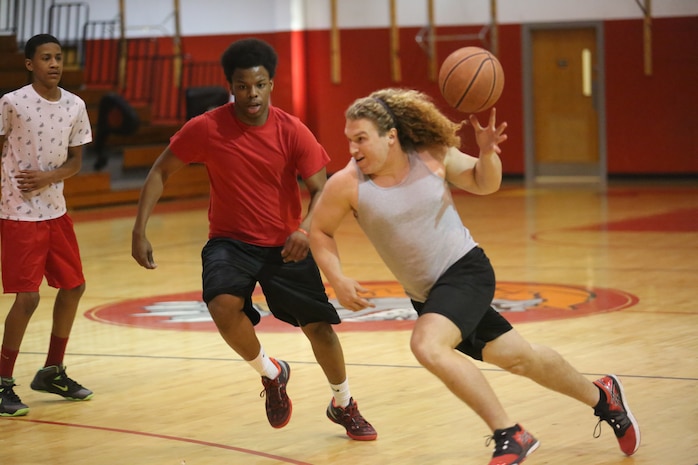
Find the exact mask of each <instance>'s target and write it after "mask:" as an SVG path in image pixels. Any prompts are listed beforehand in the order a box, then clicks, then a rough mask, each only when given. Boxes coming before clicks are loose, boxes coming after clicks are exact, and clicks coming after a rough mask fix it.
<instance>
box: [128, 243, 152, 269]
mask: <svg viewBox="0 0 698 465" xmlns="http://www.w3.org/2000/svg"><path fill="white" fill-rule="evenodd" d="M131 256H132V257H133V258H134V259H135V260H136V261H137V262H138V264H139V265H140V266H142V267H143V268H147V269H149V270H154V269H155V268H157V267H158V265H157V263H155V260H153V247H152V246H151V245H150V241H149V240H148V239H147V238H146V237H145V236H136V235H134V236H133V237H132V238H131Z"/></svg>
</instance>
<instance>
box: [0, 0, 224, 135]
mask: <svg viewBox="0 0 698 465" xmlns="http://www.w3.org/2000/svg"><path fill="white" fill-rule="evenodd" d="M89 13H90V12H89V6H88V5H87V4H85V3H82V2H66V3H60V2H56V1H55V0H0V33H7V34H14V35H15V36H16V38H17V43H18V46H19V47H20V48H21V49H23V48H24V43H26V41H27V40H28V39H29V38H30V37H32V36H33V35H35V34H39V33H43V32H48V33H49V34H53V35H55V36H56V37H57V38H58V39H59V40H60V41H61V44H62V45H63V46H64V47H65V48H66V49H67V50H69V51H70V52H71V55H74V58H73V57H72V56H71V57H70V58H71V59H70V63H69V64H76V65H79V66H80V67H81V68H82V70H83V76H84V86H85V87H87V88H90V87H98V88H105V89H110V90H114V91H116V92H119V93H121V94H122V95H123V96H124V98H126V99H127V100H128V101H129V102H131V103H133V104H138V105H150V106H151V110H152V111H151V115H152V119H153V121H164V120H167V121H172V120H178V121H181V120H183V119H184V115H185V111H186V108H185V106H186V101H185V92H186V89H188V88H190V87H197V86H212V85H223V86H225V85H226V84H225V80H224V78H223V73H222V71H221V69H220V64H219V63H218V62H196V61H195V60H194V59H193V58H192V57H191V56H189V55H184V56H181V57H179V56H177V55H174V54H167V53H162V52H161V51H160V45H159V44H160V43H161V42H162V41H166V40H167V39H168V38H167V37H147V38H132V39H124V40H126V47H125V53H126V55H127V57H126V80H125V81H126V82H125V83H124V86H123V88H119V58H120V54H121V53H122V49H121V47H120V44H121V36H120V23H119V20H118V19H114V20H106V21H92V20H90V19H89ZM73 51H74V53H73ZM176 65H178V66H180V68H179V71H180V72H179V73H175V66H176ZM176 74H178V75H179V76H176Z"/></svg>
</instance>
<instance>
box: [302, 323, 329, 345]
mask: <svg viewBox="0 0 698 465" xmlns="http://www.w3.org/2000/svg"><path fill="white" fill-rule="evenodd" d="M301 329H302V330H303V333H304V334H305V336H306V337H307V338H308V340H310V341H311V342H318V343H321V344H325V345H326V344H332V343H334V342H335V341H336V340H337V334H336V333H335V332H334V328H332V325H331V324H329V323H327V322H324V321H321V322H317V323H309V324H307V325H305V326H303V327H302V328H301Z"/></svg>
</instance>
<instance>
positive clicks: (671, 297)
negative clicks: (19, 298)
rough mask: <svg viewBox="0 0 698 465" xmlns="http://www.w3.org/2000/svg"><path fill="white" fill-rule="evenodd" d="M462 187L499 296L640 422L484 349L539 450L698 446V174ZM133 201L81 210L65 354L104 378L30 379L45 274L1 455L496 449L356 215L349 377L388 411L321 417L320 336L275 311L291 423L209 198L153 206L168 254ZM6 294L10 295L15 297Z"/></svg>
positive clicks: (374, 408)
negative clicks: (222, 287) (417, 349)
mask: <svg viewBox="0 0 698 465" xmlns="http://www.w3.org/2000/svg"><path fill="white" fill-rule="evenodd" d="M455 199H456V202H457V204H458V206H459V211H460V212H461V214H462V217H463V219H464V221H465V223H466V225H468V226H469V228H470V229H471V232H472V234H473V235H474V237H475V238H476V239H477V240H478V241H479V242H480V244H481V245H482V247H483V248H484V249H485V251H486V252H487V254H488V255H489V257H490V259H491V260H492V262H493V264H494V267H495V269H496V271H497V277H498V280H499V281H500V284H501V285H500V287H499V288H498V294H497V295H496V297H495V298H496V304H497V306H498V308H499V309H500V310H501V311H503V312H505V315H507V317H508V318H510V319H511V320H512V321H513V322H514V323H515V325H516V327H517V329H518V330H519V331H520V332H521V333H522V334H523V335H524V336H525V337H526V338H528V339H529V340H530V341H532V342H537V343H541V344H546V345H549V346H552V347H554V348H556V349H557V350H558V351H559V352H560V353H561V354H562V355H563V356H564V357H566V358H567V359H568V360H569V361H570V362H571V363H572V364H573V365H574V366H575V367H577V369H578V370H579V371H581V372H582V373H584V374H585V375H586V376H588V378H589V379H595V378H597V377H599V376H601V375H603V374H605V373H615V374H617V375H618V376H619V377H620V379H621V380H622V381H623V383H624V385H625V389H626V394H627V395H628V400H629V402H630V406H631V407H632V409H633V412H634V413H635V416H636V417H637V419H638V421H639V422H640V425H641V428H642V446H641V447H640V450H639V451H638V452H637V453H636V454H635V456H633V457H632V458H627V457H625V456H624V455H623V454H622V453H621V452H620V451H619V449H618V447H617V444H616V440H615V438H614V436H613V433H612V431H611V430H610V428H609V427H607V426H606V425H604V426H603V429H602V434H601V437H600V438H594V437H593V431H594V427H595V426H596V419H595V417H594V416H593V415H592V412H591V410H590V409H589V408H588V407H586V406H584V405H581V404H578V403H576V402H575V401H573V400H571V399H568V398H565V397H562V396H560V395H558V394H555V393H552V392H548V391H546V390H545V389H543V388H541V387H539V386H537V385H535V384H533V383H532V382H530V381H528V380H526V379H522V378H517V377H516V376H514V375H511V374H508V373H505V372H502V371H501V370H499V369H496V368H494V367H491V366H488V365H485V364H482V365H481V366H482V369H483V370H484V371H485V374H486V377H487V378H488V380H489V381H490V382H491V383H492V385H493V387H494V388H495V390H496V392H497V393H498V394H499V395H500V397H501V399H502V402H503V404H504V405H505V407H506V408H507V409H508V410H509V412H510V414H511V416H512V417H513V418H515V419H516V420H517V421H519V422H521V423H522V424H523V425H524V426H525V427H526V428H527V429H529V430H530V431H531V432H533V433H534V434H535V435H536V436H537V437H538V439H540V441H541V447H540V448H539V449H538V451H537V452H535V453H534V454H533V455H532V456H531V457H530V458H529V459H528V460H527V461H526V464H527V465H529V464H530V465H536V464H538V465H541V464H551V465H552V464H555V465H557V464H561V463H564V464H565V465H629V464H633V465H665V464H667V465H668V464H671V465H694V464H697V463H698V355H697V354H698V329H697V328H698V308H697V306H696V300H697V299H696V296H697V292H696V288H697V287H698V184H697V183H695V182H640V181H637V182H632V183H631V182H626V183H619V182H615V183H614V182H611V184H610V187H609V190H608V191H607V192H599V191H598V190H597V189H596V188H594V187H593V186H547V187H538V188H535V189H525V188H524V187H523V186H522V185H520V184H518V183H516V182H510V183H507V184H506V185H505V186H504V188H503V189H502V190H501V191H500V192H498V193H496V194H494V195H491V196H487V197H474V196H469V195H464V194H460V193H459V194H455ZM134 213H135V208H134V207H133V206H122V207H112V208H104V209H97V210H76V211H73V212H72V216H73V218H74V220H75V224H76V231H77V234H78V238H79V241H80V244H81V251H82V257H83V261H84V267H85V274H86V278H87V291H86V293H85V296H84V298H83V300H82V302H81V305H80V309H79V315H78V318H77V320H76V323H75V327H74V331H73V336H72V338H71V341H70V344H69V346H68V355H67V357H66V365H67V367H68V374H69V375H70V376H71V377H73V378H75V379H76V380H77V381H79V382H80V383H82V384H84V385H85V386H87V387H89V388H90V389H92V390H94V391H95V396H94V398H93V399H92V400H91V401H89V402H68V401H64V400H62V399H60V398H58V397H56V396H51V395H48V394H41V393H36V392H33V391H31V390H30V389H29V383H30V382H31V379H32V376H33V374H34V372H35V371H36V369H38V368H39V367H40V366H41V365H42V364H43V361H44V357H45V351H46V348H47V345H48V335H49V331H50V316H51V305H52V302H53V296H54V295H55V292H54V291H53V290H52V289H50V288H48V287H45V288H43V289H42V301H41V304H40V306H39V309H38V310H37V312H36V314H35V316H34V318H33V320H32V322H31V324H30V326H29V329H28V332H27V335H26V337H25V340H24V343H23V346H22V351H21V353H20V356H19V359H18V361H17V366H16V370H15V376H16V378H17V384H18V387H17V388H16V392H17V393H18V394H19V395H20V396H21V397H22V400H23V401H24V402H25V403H26V404H28V405H29V406H30V409H31V410H30V413H29V415H27V416H26V417H21V418H0V463H1V464H2V465H25V464H26V465H36V464H52V465H116V464H119V465H123V464H128V465H183V464H185V465H195V464H201V465H218V464H244V465H248V464H249V465H252V464H254V465H271V464H314V465H325V464H337V465H349V464H356V463H362V464H369V465H385V464H400V465H431V464H438V465H441V464H445V465H450V464H486V463H488V461H489V458H490V455H491V449H490V448H487V447H485V441H486V436H487V435H488V434H489V433H488V431H487V428H486V427H485V425H484V423H483V422H482V421H481V420H479V419H478V418H477V417H476V416H475V415H474V414H473V413H472V412H471V411H470V410H469V409H468V408H467V407H465V406H464V405H462V404H461V403H460V402H459V401H457V400H456V398H455V397H454V396H453V395H451V394H450V393H449V392H448V391H447V390H446V389H445V388H444V387H442V385H441V384H440V383H439V382H438V381H437V380H436V379H435V378H434V377H432V376H431V375H430V374H428V373H427V372H426V370H424V369H423V368H421V367H420V366H419V365H418V364H417V363H416V361H415V359H414V357H413V356H412V354H411V353H410V351H409V347H408V341H409V334H410V326H411V320H410V317H411V312H410V311H409V310H408V306H407V305H406V300H405V299H404V296H403V295H401V294H400V290H399V287H397V286H395V284H394V282H393V278H392V276H391V275H390V273H389V272H388V271H387V270H386V268H385V267H384V266H383V265H382V263H381V262H380V260H379V259H378V257H377V255H376V254H375V252H374V251H373V249H372V248H371V247H370V245H369V244H368V243H367V241H366V239H365V237H364V236H363V234H362V233H361V231H360V230H359V229H358V226H357V225H356V223H355V221H354V220H353V218H348V219H347V220H346V224H345V225H343V227H342V229H341V231H340V234H339V236H338V241H339V244H340V253H341V256H342V258H343V260H344V268H345V271H346V272H347V273H348V274H350V275H352V276H354V277H356V278H358V279H359V280H360V281H363V282H366V283H367V285H370V286H372V287H373V288H374V289H375V293H376V301H377V302H379V303H380V305H379V308H380V310H381V312H376V313H375V314H373V315H361V317H362V318H358V319H354V320H353V321H350V320H351V317H352V316H355V315H348V314H344V312H343V315H344V316H345V317H346V319H347V321H345V322H344V323H342V325H340V326H339V327H338V328H337V329H338V331H339V335H340V338H341V340H342V343H343V346H344V351H345V356H346V361H347V365H348V372H349V380H350V383H351V388H352V393H353V395H354V397H355V398H356V399H357V401H358V402H359V406H360V408H361V411H362V413H363V414H364V415H365V416H366V417H367V419H368V420H369V421H371V422H372V424H373V425H374V426H375V427H376V429H377V430H378V435H379V436H378V440H377V441H375V442H366V443H360V442H354V441H351V440H349V439H348V438H347V437H346V436H345V434H344V430H343V429H342V428H341V427H339V426H337V425H334V424H333V423H331V422H330V421H329V420H327V418H326V417H325V408H326V406H327V403H328V402H329V400H330V397H331V394H330V391H329V387H328V386H327V384H326V381H325V379H324V377H323V375H322V372H321V370H320V369H319V367H318V366H317V364H316V363H315V362H314V358H313V354H312V351H311V349H310V346H309V344H308V342H307V340H306V339H305V338H304V336H303V335H302V334H301V333H300V331H297V330H292V329H289V328H288V327H284V326H282V325H278V324H274V323H273V322H272V321H270V320H271V318H269V319H266V318H265V319H263V323H262V324H261V325H260V327H259V336H260V339H261V340H262V343H263V344H264V346H265V348H266V350H267V352H268V353H269V354H270V355H272V356H274V357H278V358H282V359H284V360H286V361H288V362H289V363H290V365H291V369H292V376H291V380H290V383H289V385H288V392H289V394H290V396H291V398H292V399H293V406H294V407H293V408H294V410H293V418H292V420H291V422H290V423H289V424H288V426H286V427H285V428H283V429H280V430H275V429H272V428H271V427H270V426H269V425H268V423H267V421H266V418H265V414H264V399H263V398H260V396H259V393H260V391H261V388H262V386H261V383H260V380H259V378H258V376H257V375H256V373H255V372H254V371H253V370H252V369H251V368H250V367H249V366H248V365H247V364H246V363H244V362H243V361H241V360H240V358H239V357H238V356H237V355H236V354H235V353H234V352H232V350H230V349H229V348H228V347H227V346H226V345H225V343H224V342H223V340H222V339H221V338H220V337H219V336H218V334H217V333H216V332H215V330H213V326H212V324H211V323H210V322H209V321H207V320H206V312H205V309H204V310H203V311H202V309H201V305H200V302H199V301H198V292H199V289H200V262H199V253H200V249H201V247H202V245H203V244H204V242H205V240H206V235H207V221H206V201H205V199H195V200H188V201H177V202H169V203H162V204H160V205H159V206H158V208H157V210H156V213H155V214H154V216H153V217H152V219H151V221H150V225H149V229H148V232H149V238H150V240H151V242H152V243H153V246H154V249H155V259H156V261H157V262H158V264H159V267H158V269H156V270H145V269H142V268H140V267H138V266H137V265H136V263H135V262H134V261H133V260H132V259H131V257H130V237H131V227H132V223H133V217H134ZM329 291H330V293H331V289H330V290H329ZM12 298H13V297H12V296H3V297H1V298H0V307H1V308H2V309H3V312H6V311H7V309H9V306H10V305H11V302H12ZM257 301H258V303H259V304H260V307H262V308H263V299H260V298H259V296H257ZM158 312H160V313H158ZM3 315H4V314H3ZM3 319H4V316H3Z"/></svg>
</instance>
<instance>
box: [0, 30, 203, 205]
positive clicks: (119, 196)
mask: <svg viewBox="0 0 698 465" xmlns="http://www.w3.org/2000/svg"><path fill="white" fill-rule="evenodd" d="M28 79H29V73H28V72H27V70H26V68H25V67H24V54H23V53H22V52H21V51H19V48H18V45H17V41H16V38H15V37H14V36H11V35H3V36H0V95H2V94H4V93H6V92H10V91H12V90H14V89H17V88H19V87H21V86H23V85H25V84H27V83H28ZM61 87H63V88H65V89H66V90H69V91H71V92H73V93H75V94H77V95H79V96H80V97H81V98H82V99H83V100H85V104H86V106H87V112H88V114H89V116H90V120H91V121H92V126H93V132H94V131H95V130H94V128H95V126H96V123H97V115H98V111H97V110H98V107H99V102H100V100H101V98H102V97H103V96H104V95H105V94H106V93H107V92H110V91H113V89H104V88H99V89H91V88H86V87H85V86H84V81H83V72H82V70H81V69H79V68H77V67H65V68H64V70H63V76H62V79H61ZM136 111H137V113H138V115H139V118H140V120H141V125H140V127H139V129H138V131H136V133H135V134H133V135H130V136H118V135H110V136H109V138H108V139H107V148H108V149H109V151H110V153H116V154H118V157H117V158H118V160H116V161H117V162H118V163H119V166H117V167H116V168H114V167H112V169H109V170H103V171H95V170H94V169H93V165H94V161H95V158H94V157H95V155H94V153H91V151H90V145H87V146H86V147H85V149H84V152H83V153H84V155H83V169H82V171H81V172H80V173H79V174H78V175H76V176H73V177H72V178H69V179H67V180H66V181H65V196H66V200H67V203H68V207H69V208H71V209H84V208H90V207H99V206H107V205H116V204H128V203H135V202H137V201H138V196H139V194H140V188H141V185H142V181H144V180H145V176H146V174H147V170H148V168H149V167H150V166H152V164H153V162H154V161H155V159H156V158H157V157H158V155H160V153H161V152H162V150H163V149H164V148H165V147H166V146H167V143H168V142H169V138H170V137H171V136H172V135H173V134H174V133H175V132H176V131H177V129H179V127H180V126H181V123H173V124H154V123H153V122H152V121H151V118H150V109H149V108H148V107H147V106H139V107H136ZM125 181H126V182H125ZM208 192H209V184H208V178H207V176H206V170H205V168H204V167H203V166H187V167H185V168H183V169H182V170H181V171H180V172H178V173H175V175H173V176H172V177H171V178H170V180H169V181H168V184H167V186H166V187H165V191H164V192H163V198H167V199H174V198H189V197H199V196H207V195H208Z"/></svg>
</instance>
